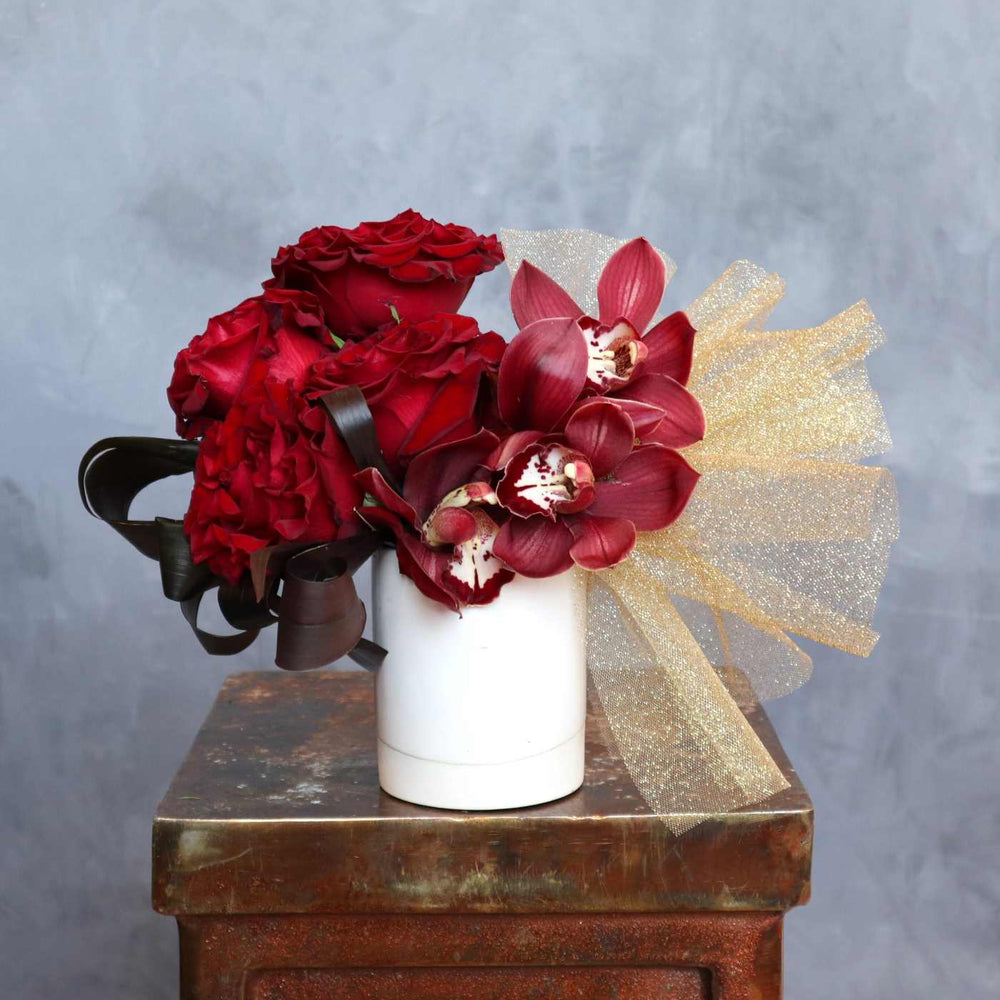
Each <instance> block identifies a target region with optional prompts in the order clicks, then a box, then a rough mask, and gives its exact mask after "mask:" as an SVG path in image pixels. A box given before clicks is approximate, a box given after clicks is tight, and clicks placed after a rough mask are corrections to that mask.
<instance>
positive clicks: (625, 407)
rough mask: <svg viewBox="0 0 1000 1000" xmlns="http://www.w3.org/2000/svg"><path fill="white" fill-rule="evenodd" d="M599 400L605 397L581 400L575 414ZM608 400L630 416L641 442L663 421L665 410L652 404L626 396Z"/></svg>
mask: <svg viewBox="0 0 1000 1000" xmlns="http://www.w3.org/2000/svg"><path fill="white" fill-rule="evenodd" d="M599 398H604V397H596V396H591V397H590V399H583V400H581V401H580V405H579V406H578V407H577V408H576V409H574V410H573V412H574V413H575V412H576V410H577V409H583V407H584V406H589V405H590V403H592V402H593V401H594V400H595V399H599ZM607 398H609V399H610V401H611V402H613V403H614V404H615V406H618V407H620V408H621V409H622V411H623V412H624V413H626V414H627V415H628V417H629V419H630V420H631V421H632V426H633V428H634V429H635V436H636V437H637V438H639V439H640V440H641V439H642V436H643V434H644V433H646V432H649V431H652V430H653V428H654V427H656V426H657V424H659V423H660V421H662V420H663V416H664V412H663V410H661V409H660V407H658V406H653V405H652V404H651V403H640V402H639V401H638V400H635V399H625V397H624V396H610V397H607Z"/></svg>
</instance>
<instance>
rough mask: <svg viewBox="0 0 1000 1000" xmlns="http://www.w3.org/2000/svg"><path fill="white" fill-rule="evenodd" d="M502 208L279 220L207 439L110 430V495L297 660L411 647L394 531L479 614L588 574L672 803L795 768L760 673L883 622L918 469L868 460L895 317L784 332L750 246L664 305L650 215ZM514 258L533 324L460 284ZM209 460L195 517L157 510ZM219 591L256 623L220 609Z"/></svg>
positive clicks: (607, 699)
mask: <svg viewBox="0 0 1000 1000" xmlns="http://www.w3.org/2000/svg"><path fill="white" fill-rule="evenodd" d="M502 236H503V239H502V243H501V241H499V240H498V239H497V237H496V236H486V235H480V234H477V233H476V232H475V231H473V230H471V229H468V228H466V227H463V226H457V225H442V224H440V223H438V222H435V221H433V220H428V219H425V218H423V217H422V216H421V215H419V214H417V213H416V212H413V211H406V212H402V213H401V214H399V215H397V216H396V217H395V218H393V219H391V220H389V221H387V222H378V223H363V224H361V225H359V226H357V227H356V228H354V229H345V228H342V227H339V226H323V227H319V228H316V229H312V230H310V231H309V232H307V233H305V234H303V235H302V237H301V238H300V239H299V241H298V242H297V243H295V244H293V245H290V246H285V247H282V248H280V249H279V250H278V252H277V254H276V255H275V257H274V259H273V260H272V262H271V266H272V272H273V276H272V277H271V278H270V279H268V280H266V281H265V282H264V283H263V288H262V291H261V293H260V294H258V295H256V296H253V297H252V298H249V299H247V300H246V301H244V302H242V303H240V304H239V305H237V306H235V307H234V308H232V309H231V310H229V311H228V312H226V313H222V314H220V315H218V316H215V317H213V318H212V319H211V320H209V322H208V326H207V328H206V330H205V332H204V333H202V334H200V335H199V336H196V337H194V339H193V340H192V341H191V342H190V344H189V345H188V346H187V347H186V348H184V349H183V350H182V351H181V352H180V353H179V354H178V356H177V360H176V363H175V366H174V374H173V378H172V380H171V382H170V385H169V388H168V390H167V397H168V401H169V403H170V406H171V407H172V409H173V412H174V414H175V417H176V429H177V434H178V439H177V440H162V439H151V438H109V439H105V440H104V441H100V442H98V443H97V444H96V445H95V446H94V447H93V448H91V449H90V451H88V453H87V454H86V455H85V456H84V459H83V462H82V463H81V468H80V489H81V495H82V497H83V500H84V503H85V505H86V506H87V507H88V509H89V510H90V511H91V512H92V513H94V514H96V515H98V516H99V517H102V518H103V519H104V520H106V521H108V522H109V523H110V524H111V525H112V526H113V527H114V528H115V529H116V530H117V531H118V532H119V533H120V534H122V535H123V536H124V537H125V538H127V539H128V540H129V541H130V542H132V544H134V545H135V546H136V547H137V548H138V549H139V550H140V551H142V552H143V553H144V554H145V555H147V556H151V557H152V558H155V559H157V560H158V561H159V563H160V567H161V573H162V577H163V588H164V593H165V594H166V596H168V597H169V598H172V599H174V600H176V601H178V602H179V603H180V605H181V608H182V611H183V613H184V616H185V618H186V619H187V621H188V622H189V624H190V625H191V626H192V628H193V629H194V632H195V634H196V636H197V637H198V639H199V640H200V641H201V643H202V645H203V646H204V648H205V649H206V650H208V651H210V652H213V653H233V652H238V651H239V650H241V649H243V648H245V647H246V646H247V645H248V644H249V643H250V642H252V641H253V639H254V638H255V637H256V635H257V634H258V632H259V630H260V629H261V628H263V627H266V626H268V625H272V624H277V625H278V652H277V662H278V664H279V665H280V666H284V667H287V668H290V669H304V668H309V667H315V666H321V665H323V664H325V663H329V662H332V661H333V660H334V659H336V658H338V657H340V656H342V655H344V654H349V655H351V656H352V657H354V658H355V659H356V660H358V661H359V662H361V663H362V664H364V665H366V666H369V667H373V666H375V665H377V664H378V663H379V662H380V661H381V660H382V659H383V658H384V657H385V655H386V651H385V650H384V649H382V648H380V647H378V646H376V645H375V644H374V643H372V642H370V641H368V640H366V639H363V638H362V631H363V629H364V625H365V620H366V616H365V609H364V607H363V606H362V605H361V602H360V601H359V600H358V597H357V594H356V591H355V589H354V587H353V583H352V581H351V575H352V573H353V572H354V571H355V570H356V569H357V568H358V567H359V566H360V565H361V564H362V563H363V562H364V561H365V560H366V559H367V558H368V557H369V556H370V555H372V553H373V552H375V550H376V549H378V548H380V547H386V546H388V547H391V548H393V549H394V550H395V558H396V561H397V563H398V569H399V572H400V573H401V574H402V575H403V576H404V577H406V578H408V579H409V581H411V582H412V584H413V585H414V586H415V588H416V589H417V591H419V593H420V594H421V595H423V597H424V598H427V599H429V600H430V601H431V602H434V604H435V605H438V606H441V607H443V608H447V609H449V610H450V611H453V612H457V613H458V614H459V615H461V614H462V612H463V609H465V608H470V607H481V606H485V605H489V604H492V603H493V602H500V603H502V602H503V596H504V595H503V591H504V588H505V587H506V586H508V585H509V584H510V583H511V582H512V581H513V580H515V579H516V578H517V577H524V578H530V579H545V578H549V577H553V576H557V575H560V574H563V573H566V572H567V571H570V570H572V569H574V568H579V569H581V570H583V571H587V573H588V579H589V588H588V592H589V596H588V602H587V603H588V619H589V625H588V629H589V640H588V657H589V660H590V669H591V675H592V677H593V679H594V682H595V686H596V688H597V691H598V694H599V696H600V698H601V701H602V703H603V705H604V708H605V710H606V712H607V714H608V717H609V721H610V722H611V725H612V730H613V732H614V734H615V736H616V738H617V742H618V744H619V746H620V748H621V751H622V754H623V756H624V758H625V760H626V763H627V764H628V765H629V769H630V772H631V773H632V775H633V778H634V779H635V781H636V784H637V786H638V787H639V789H640V791H641V792H642V793H643V795H644V796H645V797H646V799H647V801H648V802H649V803H650V805H651V806H652V807H653V808H656V809H661V808H662V809H663V811H671V812H674V813H676V812H677V811H678V807H679V806H680V811H683V810H684V808H689V809H690V810H691V811H692V813H697V812H698V810H699V809H701V811H704V809H703V808H702V807H703V806H704V805H705V803H706V801H707V802H708V803H709V804H710V805H711V806H712V807H713V808H723V809H725V808H738V807H739V806H741V805H746V804H748V803H751V802H755V801H758V800H759V799H761V798H763V797H765V796H766V795H769V794H771V793H773V792H775V791H777V790H779V789H780V788H781V787H783V780H784V779H783V778H782V776H781V774H780V771H779V770H778V769H777V767H776V766H775V765H774V762H773V761H771V760H770V757H769V755H768V754H767V752H766V750H765V749H764V748H763V747H762V746H761V745H760V744H759V741H757V740H756V738H755V737H754V736H753V733H752V731H751V730H750V729H749V727H747V726H746V725H745V720H744V719H743V717H742V715H741V714H740V712H739V709H738V707H737V702H738V701H739V700H740V699H741V695H740V693H739V683H742V682H739V681H737V680H735V678H736V677H737V674H739V676H740V677H742V678H743V679H744V681H743V682H745V680H746V679H747V678H749V681H750V684H751V686H752V688H753V689H754V690H755V691H756V693H757V695H758V696H760V697H766V696H771V695H774V694H778V693H784V692H786V691H788V690H791V689H793V688H794V687H796V686H797V685H798V684H800V683H802V681H803V680H804V679H805V678H806V677H807V676H808V670H809V659H808V657H807V656H806V655H805V653H803V652H802V651H801V649H799V647H798V646H797V645H796V644H795V643H794V642H793V641H792V640H791V638H790V637H789V633H790V632H794V633H798V634H801V635H805V636H808V637H810V638H812V639H817V640H819V641H822V642H826V643H828V644H830V645H835V646H838V647H840V648H843V649H847V650H850V651H851V652H855V653H858V654H861V655H864V654H866V653H867V652H868V651H869V650H870V649H871V646H872V645H873V643H874V641H875V634H874V633H873V632H872V631H871V629H870V627H869V622H870V618H871V614H872V611H873V608H874V601H875V597H876V595H877V593H878V589H879V587H880V585H881V580H882V575H883V573H884V569H885V561H886V557H887V553H888V548H889V545H890V544H891V542H892V540H893V539H894V538H895V536H896V514H895V494H894V487H893V485H892V479H891V476H889V474H888V473H887V472H886V470H884V469H878V468H874V467H870V466H862V465H856V464H853V463H855V462H856V461H857V460H858V459H860V458H864V457H866V456H869V455H872V454H875V453H877V452H878V451H882V450H885V449H886V448H887V447H888V444H889V440H888V434H887V431H886V429H885V425H884V418H883V417H882V413H881V408H880V407H879V404H878V400H877V397H876V396H875V395H874V393H873V392H871V390H870V388H869V386H868V384H867V379H866V376H865V372H864V360H865V356H866V355H867V353H868V352H869V351H870V350H872V349H873V348H874V347H877V346H878V344H879V343H881V338H882V335H881V331H880V330H879V328H878V327H877V324H875V322H874V319H873V318H872V317H871V314H870V312H868V310H867V307H866V306H865V305H864V304H863V303H860V304H858V305H857V306H854V307H852V308H851V309H849V310H847V311H846V312H845V313H843V314H841V315H840V316H838V317H835V318H834V319H833V320H830V321H829V322H828V323H825V324H823V325H821V326H819V327H814V328H810V329H807V330H791V331H766V330H764V323H765V321H766V319H767V317H768V315H769V313H770V311H771V309H773V307H774V305H775V304H776V303H777V301H778V300H779V299H780V297H781V294H782V285H781V282H780V279H778V278H777V276H775V275H768V274H767V273H766V272H764V271H762V270H761V269H759V268H756V267H755V266H753V265H751V264H748V263H746V262H739V263H737V264H735V265H733V266H732V267H731V268H730V269H729V270H728V271H727V272H726V273H725V274H724V275H723V276H722V277H721V278H720V279H718V281H716V282H715V283H714V284H713V285H712V286H711V287H710V288H709V289H708V290H707V291H706V292H705V293H704V294H703V295H702V296H700V297H699V298H698V299H697V300H696V301H695V302H694V303H692V304H691V305H690V306H689V307H688V308H687V309H686V310H683V311H679V310H675V311H672V312H670V313H668V314H667V315H665V316H661V314H660V308H661V303H662V300H663V297H664V291H665V288H666V285H667V282H668V280H669V278H670V277H671V275H672V273H673V264H672V262H671V261H670V260H669V258H667V257H666V255H664V254H663V253H662V252H661V251H659V250H657V249H656V248H654V247H653V246H652V245H651V244H650V243H649V242H648V241H647V240H645V239H643V238H641V237H640V238H636V239H631V240H628V241H617V240H610V239H608V238H604V237H599V236H597V235H596V234H592V233H587V232H584V231H568V230H566V231H559V230H556V231H548V232H541V233H519V232H515V231H505V232H504V233H503V234H502ZM505 257H506V261H507V264H508V267H509V268H510V270H511V273H512V281H511V285H510V304H511V311H512V323H511V326H510V328H509V329H508V330H506V331H505V333H506V334H507V337H504V336H501V335H500V334H498V333H496V332H492V331H484V330H481V329H480V327H479V325H478V323H477V322H476V320H475V319H474V318H473V317H470V316H467V315H463V314H461V313H460V312H459V310H460V308H461V306H462V303H463V302H464V300H465V297H466V295H467V294H468V292H469V289H470V288H471V286H472V283H473V281H474V280H475V279H476V278H477V277H479V276H481V275H484V274H486V273H488V272H490V271H492V270H493V269H494V268H496V267H497V265H498V264H500V263H501V262H502V261H503V260H504V259H505ZM191 472H193V475H194V485H193V489H192V493H191V501H190V505H189V507H188V510H187V513H186V515H185V516H184V518H183V519H169V518H156V519H154V520H153V521H136V520H132V519H130V518H129V516H128V511H129V505H130V503H131V501H132V499H133V497H134V496H135V495H136V494H137V493H138V492H139V491H140V490H141V489H142V488H143V487H144V486H145V485H147V484H149V483H151V482H153V481H155V480H156V479H159V478H162V477H164V476H169V475H178V474H184V473H191ZM213 589H218V595H219V605H220V608H221V610H222V612H223V614H224V615H225V617H226V618H227V620H228V621H229V622H230V623H231V624H232V625H233V626H234V628H235V629H236V632H235V634H232V635H225V636H219V635H212V634H209V633H207V632H205V631H204V630H203V629H202V628H201V627H200V626H199V625H198V609H199V603H200V601H201V598H202V596H203V595H204V594H205V593H206V592H208V591H210V590H213ZM737 666H738V667H739V671H737V670H736V667H737ZM706 712H708V716H706ZM709 716H710V717H711V720H712V722H711V724H708V723H707V722H706V719H707V718H708V717H709ZM651 720H658V721H657V722H656V724H652V723H651ZM692 755H693V757H694V758H695V761H696V763H695V764H692ZM671 768H673V771H671ZM681 774H682V775H683V776H684V780H675V779H676V778H677V775H681ZM671 775H673V777H671ZM665 776H666V777H665ZM706 795H707V799H706Z"/></svg>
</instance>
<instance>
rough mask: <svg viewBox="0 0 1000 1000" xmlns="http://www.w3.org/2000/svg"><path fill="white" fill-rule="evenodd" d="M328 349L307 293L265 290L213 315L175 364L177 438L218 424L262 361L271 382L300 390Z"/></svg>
mask: <svg viewBox="0 0 1000 1000" xmlns="http://www.w3.org/2000/svg"><path fill="white" fill-rule="evenodd" d="M332 348H333V341H332V340H331V339H330V338H329V334H328V333H327V332H326V331H325V330H324V328H323V313H322V310H321V309H320V306H319V301H318V300H317V299H316V298H315V296H313V295H310V294H309V293H308V292H299V291H290V290H287V289H281V288H274V289H267V290H265V292H264V293H263V294H262V295H255V296H254V297H253V298H250V299H247V300H246V301H244V302H241V303H240V304H239V305H238V306H236V308H235V309H230V310H229V312H225V313H222V314H221V315H219V316H213V317H212V319H210V320H209V321H208V328H207V329H206V330H205V332H204V333H202V334H200V335H199V336H197V337H195V338H194V340H192V341H191V343H190V344H189V345H188V346H187V347H185V348H184V350H183V351H181V352H180V353H179V354H178V355H177V360H176V361H175V362H174V377H173V379H172V381H171V383H170V386H169V388H168V389H167V399H168V400H169V401H170V405H171V407H172V408H173V410H174V413H176V414H177V433H178V434H179V435H181V437H186V438H195V437H199V436H200V435H202V434H204V433H205V432H206V431H207V430H208V428H209V427H210V426H211V425H212V424H213V423H215V422H216V421H218V420H222V419H223V418H224V417H225V416H226V414H227V413H228V412H229V408H230V407H231V406H232V405H233V403H234V402H235V401H236V398H237V397H238V396H239V394H240V391H241V389H242V388H243V385H244V383H245V382H246V380H247V375H248V373H249V371H250V368H251V366H252V365H253V364H254V362H255V361H257V360H261V359H263V360H264V361H266V362H267V372H268V374H270V375H271V376H273V377H274V378H277V379H281V380H284V379H292V380H293V381H295V382H296V383H298V384H299V385H301V382H302V379H303V377H304V375H305V373H306V371H307V370H308V368H309V366H310V365H311V364H312V363H313V362H314V361H316V360H318V359H319V358H320V357H321V356H322V355H323V354H324V353H326V352H327V351H329V350H331V349H332Z"/></svg>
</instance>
